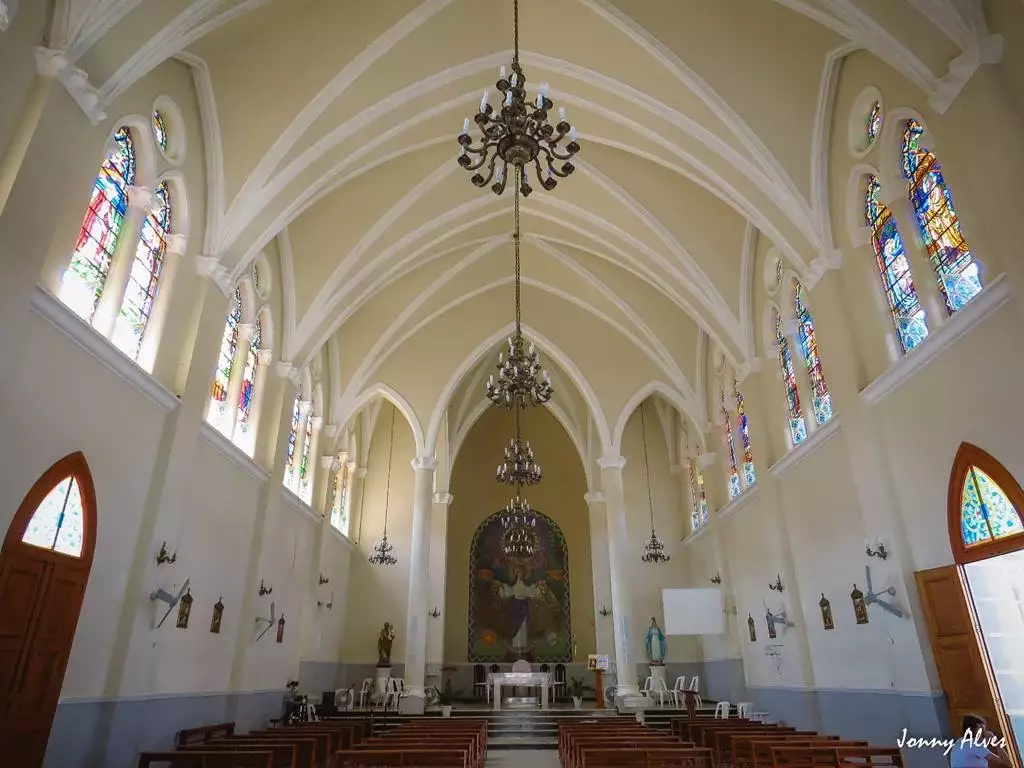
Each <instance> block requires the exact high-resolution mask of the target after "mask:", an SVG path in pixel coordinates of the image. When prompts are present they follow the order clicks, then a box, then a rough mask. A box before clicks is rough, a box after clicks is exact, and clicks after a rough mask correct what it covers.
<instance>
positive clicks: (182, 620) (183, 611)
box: [178, 590, 192, 629]
mask: <svg viewBox="0 0 1024 768" xmlns="http://www.w3.org/2000/svg"><path fill="white" fill-rule="evenodd" d="M191 613H192V590H189V591H188V592H186V593H185V594H184V595H182V598H181V600H180V601H178V629H188V617H189V616H190V615H191Z"/></svg>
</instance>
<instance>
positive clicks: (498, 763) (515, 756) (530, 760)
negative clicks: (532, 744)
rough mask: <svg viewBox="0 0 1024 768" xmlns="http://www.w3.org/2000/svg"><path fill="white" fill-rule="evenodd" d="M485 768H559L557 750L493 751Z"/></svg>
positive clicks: (488, 756)
mask: <svg viewBox="0 0 1024 768" xmlns="http://www.w3.org/2000/svg"><path fill="white" fill-rule="evenodd" d="M486 768H559V763H558V750H557V749H544V750H532V749H493V750H491V751H489V752H488V753H487V766H486Z"/></svg>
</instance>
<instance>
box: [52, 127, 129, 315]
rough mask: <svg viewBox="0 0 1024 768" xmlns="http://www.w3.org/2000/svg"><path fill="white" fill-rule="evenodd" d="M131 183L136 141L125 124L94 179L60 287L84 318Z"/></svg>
mask: <svg viewBox="0 0 1024 768" xmlns="http://www.w3.org/2000/svg"><path fill="white" fill-rule="evenodd" d="M134 184H135V142H134V141H133V140H132V133H131V131H130V130H129V129H128V128H119V129H118V130H117V132H116V133H115V134H114V137H113V147H112V148H111V150H110V154H109V155H107V159H106V160H104V161H103V165H102V166H101V167H100V172H99V174H98V175H97V176H96V181H95V182H94V183H93V187H92V196H91V197H90V199H89V209H88V210H87V211H86V213H85V221H83V222H82V228H81V230H79V233H78V241H77V242H76V243H75V251H74V253H73V254H72V255H71V263H70V265H69V266H68V268H67V270H66V271H65V272H64V277H63V279H62V284H61V289H60V298H61V301H63V302H64V303H65V304H66V305H67V306H68V307H69V308H70V309H71V310H72V311H73V312H74V313H75V314H77V315H78V316H79V317H81V318H82V319H83V320H85V321H86V322H91V321H92V318H93V315H95V314H96V307H97V306H98V305H99V302H100V295H101V294H102V293H103V285H104V283H106V281H107V273H108V272H109V271H110V264H111V262H112V261H113V260H114V254H115V253H116V252H117V243H118V237H119V236H120V234H121V227H122V225H123V223H124V217H125V214H126V213H127V212H128V188H129V187H131V186H133V185H134Z"/></svg>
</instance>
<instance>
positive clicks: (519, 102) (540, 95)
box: [459, 0, 580, 197]
mask: <svg viewBox="0 0 1024 768" xmlns="http://www.w3.org/2000/svg"><path fill="white" fill-rule="evenodd" d="M512 8H513V27H512V28H513V33H514V47H513V53H512V72H511V77H509V76H508V75H509V73H508V71H507V70H506V68H505V67H504V66H502V67H501V69H500V70H499V72H498V82H497V83H496V86H497V89H498V93H499V94H501V105H500V106H499V107H498V109H497V111H495V109H494V108H493V107H492V106H491V105H490V103H489V101H488V97H489V94H488V92H487V91H484V95H483V98H481V99H480V111H479V112H477V114H476V117H474V118H473V120H474V121H475V122H476V124H477V126H479V128H480V133H481V136H480V137H479V143H478V144H476V145H474V143H473V139H472V138H471V137H470V135H469V130H470V122H469V118H468V117H467V118H466V120H465V122H464V123H463V124H462V133H460V134H459V144H460V145H461V147H462V154H460V155H459V165H461V166H462V167H463V168H465V169H466V170H467V171H474V172H475V173H474V174H473V176H472V178H471V179H470V181H472V182H473V183H474V184H475V185H476V186H478V187H486V186H487V185H488V184H490V185H491V191H493V192H494V193H495V194H496V195H500V194H501V193H502V192H504V191H505V184H506V182H507V181H508V175H509V172H510V171H513V170H515V171H518V172H519V175H518V178H516V179H514V180H513V183H514V184H516V185H517V186H516V189H518V190H520V191H522V193H523V196H524V197H526V196H527V195H529V194H530V193H531V192H532V191H533V187H531V186H530V182H529V178H528V175H527V172H526V167H527V166H528V165H529V164H530V163H533V166H534V168H535V169H536V171H535V172H536V174H537V181H538V183H540V185H541V186H542V187H544V189H546V190H552V189H554V188H555V186H556V185H557V184H558V179H560V178H561V179H564V178H565V177H566V176H569V175H570V174H571V173H572V172H573V171H574V170H576V168H575V166H574V165H573V164H572V163H571V162H570V160H571V158H572V157H573V156H574V155H575V154H576V153H577V152H579V151H580V145H579V144H578V143H577V142H576V129H575V128H573V127H572V126H571V125H569V123H568V122H567V121H566V119H565V108H564V107H561V108H559V110H558V123H557V124H556V125H554V126H552V125H551V124H550V123H549V122H548V113H549V112H550V111H551V110H552V109H553V108H554V106H555V105H554V104H553V103H552V101H551V99H549V98H548V86H547V83H541V84H540V87H539V88H538V89H537V95H536V98H535V99H534V100H533V102H532V103H531V102H529V101H527V97H526V76H525V75H524V74H523V70H522V67H520V66H519V0H513V2H512ZM566 138H568V139H569V141H568V143H567V144H566V145H565V148H564V149H563V148H562V147H561V143H562V141H563V140H564V139H566ZM470 155H473V156H474V157H470ZM556 162H561V165H560V167H556ZM542 164H543V166H545V167H544V168H542ZM484 166H486V169H485V173H486V175H485V174H484V173H480V169H481V168H484ZM509 166H512V167H511V168H510V167H509ZM545 170H546V171H547V175H545V174H544V171H545ZM492 180H493V182H494V183H493V184H491V181H492Z"/></svg>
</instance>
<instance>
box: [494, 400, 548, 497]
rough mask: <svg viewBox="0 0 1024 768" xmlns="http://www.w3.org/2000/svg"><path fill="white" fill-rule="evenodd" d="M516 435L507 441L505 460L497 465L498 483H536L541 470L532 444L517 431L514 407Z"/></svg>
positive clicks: (541, 474)
mask: <svg viewBox="0 0 1024 768" xmlns="http://www.w3.org/2000/svg"><path fill="white" fill-rule="evenodd" d="M515 413H516V436H515V437H514V438H512V439H511V440H509V441H508V445H507V446H506V448H505V460H504V461H503V462H501V464H499V465H498V470H497V472H496V473H495V475H496V477H497V480H498V482H499V483H505V485H514V486H516V487H517V488H518V487H519V486H521V485H537V484H538V483H540V481H541V477H542V476H543V472H542V471H541V468H540V464H538V463H537V462H536V460H535V459H534V457H533V446H531V445H530V441H529V440H523V439H522V436H521V434H520V431H519V409H518V408H516V411H515Z"/></svg>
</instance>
